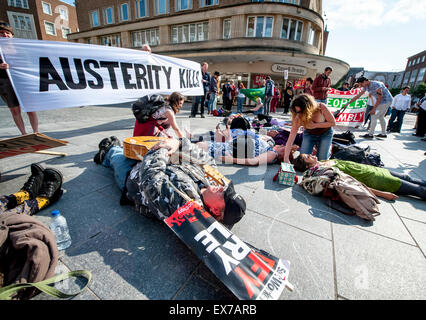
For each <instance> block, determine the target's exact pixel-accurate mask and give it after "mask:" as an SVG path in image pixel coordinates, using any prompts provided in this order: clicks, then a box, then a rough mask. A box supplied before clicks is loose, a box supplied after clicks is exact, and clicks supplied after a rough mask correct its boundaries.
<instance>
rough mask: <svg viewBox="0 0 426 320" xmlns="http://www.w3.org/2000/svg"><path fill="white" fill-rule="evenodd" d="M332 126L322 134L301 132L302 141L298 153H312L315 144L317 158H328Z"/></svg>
mask: <svg viewBox="0 0 426 320" xmlns="http://www.w3.org/2000/svg"><path fill="white" fill-rule="evenodd" d="M333 132H334V131H333V128H330V130H328V131H327V132H325V133H323V134H310V133H308V132H306V130H305V131H304V132H303V141H302V146H301V148H300V153H306V154H312V151H313V150H314V146H315V145H316V146H317V158H318V160H328V159H329V158H330V147H331V141H332V140H333Z"/></svg>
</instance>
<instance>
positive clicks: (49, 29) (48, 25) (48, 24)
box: [44, 21, 56, 36]
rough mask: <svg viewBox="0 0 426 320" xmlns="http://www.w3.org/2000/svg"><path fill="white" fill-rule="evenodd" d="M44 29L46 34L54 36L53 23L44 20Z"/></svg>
mask: <svg viewBox="0 0 426 320" xmlns="http://www.w3.org/2000/svg"><path fill="white" fill-rule="evenodd" d="M44 29H45V30H46V34H49V35H51V36H56V30H55V25H54V24H53V23H51V22H47V21H45V22H44Z"/></svg>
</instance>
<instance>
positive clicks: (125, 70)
mask: <svg viewBox="0 0 426 320" xmlns="http://www.w3.org/2000/svg"><path fill="white" fill-rule="evenodd" d="M120 66H121V73H122V74H123V81H124V87H125V88H126V89H136V84H135V83H130V80H131V79H132V77H131V76H130V74H129V72H128V69H130V68H132V67H133V64H131V63H125V62H121V63H120Z"/></svg>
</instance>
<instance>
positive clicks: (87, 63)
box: [83, 59, 104, 89]
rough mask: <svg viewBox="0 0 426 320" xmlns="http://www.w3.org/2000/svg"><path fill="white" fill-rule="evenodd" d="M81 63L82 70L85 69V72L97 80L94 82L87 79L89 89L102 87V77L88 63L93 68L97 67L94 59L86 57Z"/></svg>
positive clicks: (97, 64)
mask: <svg viewBox="0 0 426 320" xmlns="http://www.w3.org/2000/svg"><path fill="white" fill-rule="evenodd" d="M83 65H84V70H86V72H87V73H89V74H90V75H92V76H93V77H94V78H95V79H96V80H97V83H96V84H95V82H94V81H93V80H87V84H88V85H89V87H90V88H91V89H103V87H104V81H103V80H102V77H101V76H100V74H99V73H97V72H95V71H94V70H93V69H92V68H91V67H90V65H93V67H94V68H96V69H99V63H98V62H97V61H96V60H93V59H88V60H84V63H83Z"/></svg>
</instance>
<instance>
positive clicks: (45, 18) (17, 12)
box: [0, 0, 78, 41]
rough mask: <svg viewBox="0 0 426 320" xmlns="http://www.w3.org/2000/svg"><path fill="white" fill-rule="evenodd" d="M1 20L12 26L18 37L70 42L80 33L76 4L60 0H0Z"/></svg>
mask: <svg viewBox="0 0 426 320" xmlns="http://www.w3.org/2000/svg"><path fill="white" fill-rule="evenodd" d="M0 20H2V21H6V22H8V23H9V24H10V25H11V26H12V27H13V30H14V36H15V38H25V39H38V40H51V41H68V39H67V35H68V34H69V33H71V32H78V22H77V14H76V10H75V7H74V6H71V5H69V4H67V3H65V2H62V1H59V0H0Z"/></svg>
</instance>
